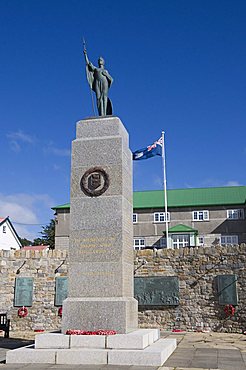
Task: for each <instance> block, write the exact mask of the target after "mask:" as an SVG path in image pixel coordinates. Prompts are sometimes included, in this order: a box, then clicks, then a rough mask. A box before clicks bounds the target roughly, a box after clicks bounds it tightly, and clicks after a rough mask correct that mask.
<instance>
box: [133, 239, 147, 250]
mask: <svg viewBox="0 0 246 370" xmlns="http://www.w3.org/2000/svg"><path fill="white" fill-rule="evenodd" d="M133 241H134V244H133V247H134V249H136V250H138V249H142V248H144V247H145V239H143V238H134V240H133Z"/></svg>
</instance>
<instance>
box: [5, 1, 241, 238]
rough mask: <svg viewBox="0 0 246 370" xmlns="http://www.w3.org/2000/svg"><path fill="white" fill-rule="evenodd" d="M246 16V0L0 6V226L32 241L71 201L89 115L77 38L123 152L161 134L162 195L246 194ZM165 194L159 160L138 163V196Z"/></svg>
mask: <svg viewBox="0 0 246 370" xmlns="http://www.w3.org/2000/svg"><path fill="white" fill-rule="evenodd" d="M245 15H246V2H245V1H243V0H242V1H240V0H234V1H232V0H231V1H228V0H223V1H219V0H206V1H205V0H204V1H203V0H199V1H197V0H183V1H182V0H172V1H167V0H160V1H159V0H155V1H153V0H152V1H151V0H148V1H146V0H141V1H140V0H139V1H138V0H135V1H128V0H124V1H121V0H117V1H112V0H111V1H108V0H104V1H97V0H92V1H90V2H89V1H82V0H59V1H58V0H49V1H48V0H42V1H40V0H35V1H34V0H22V1H19V0H18V1H17V0H11V1H9V0H0V30H1V32H0V56H1V68H0V81H1V88H0V101H1V103H0V120H1V136H0V154H1V187H0V216H3V217H4V216H8V215H9V216H10V219H11V220H12V222H14V226H15V227H16V229H17V231H18V232H19V234H20V236H22V237H24V236H25V237H29V238H33V237H36V236H38V231H40V230H41V224H47V223H49V220H50V218H52V216H53V212H52V211H51V209H50V208H51V207H52V206H55V205H58V204H63V203H66V202H68V201H69V182H70V148H71V141H72V140H73V139H74V138H75V123H76V122H77V121H78V120H80V119H83V118H86V117H88V116H91V115H92V108H91V100H90V92H89V87H88V85H87V81H86V77H85V65H84V57H83V53H82V44H81V38H82V36H84V37H85V38H86V41H87V50H88V55H89V58H90V59H91V60H92V61H93V62H94V64H95V63H96V61H97V58H98V56H100V55H102V56H103V57H104V58H105V61H106V68H107V69H108V70H109V72H110V74H111V75H112V76H113V78H114V83H113V85H112V88H111V90H110V97H111V99H112V101H113V105H114V114H115V115H116V116H118V117H120V119H121V120H122V122H123V123H124V125H125V127H126V128H127V130H128V132H129V135H130V148H131V149H132V150H133V151H134V150H137V149H140V148H142V147H144V146H146V145H149V144H151V143H152V142H153V141H155V140H156V139H158V138H159V137H160V135H161V131H162V130H164V131H165V133H166V162H167V185H168V188H185V187H208V186H228V185H245V159H246V144H245V117H246V104H245V100H246V99H245V98H246V90H245V88H246V72H245V71H246V68H245V65H246V46H245V39H246V25H245ZM161 188H162V167H161V158H160V157H156V158H152V159H149V160H146V161H136V162H134V190H148V189H161Z"/></svg>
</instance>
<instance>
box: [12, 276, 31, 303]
mask: <svg viewBox="0 0 246 370" xmlns="http://www.w3.org/2000/svg"><path fill="white" fill-rule="evenodd" d="M32 297H33V278H31V277H17V278H16V279H15V297H14V306H15V307H22V306H26V307H27V306H29V307H30V306H32Z"/></svg>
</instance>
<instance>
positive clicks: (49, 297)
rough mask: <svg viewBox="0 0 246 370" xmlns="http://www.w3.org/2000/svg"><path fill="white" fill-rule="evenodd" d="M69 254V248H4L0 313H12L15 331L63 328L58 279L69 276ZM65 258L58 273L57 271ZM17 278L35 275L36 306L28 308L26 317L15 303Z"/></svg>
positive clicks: (0, 263) (0, 267)
mask: <svg viewBox="0 0 246 370" xmlns="http://www.w3.org/2000/svg"><path fill="white" fill-rule="evenodd" d="M66 255H67V253H66V252H65V251H56V250H53V251H48V252H46V251H22V250H19V251H4V250H1V251H0V312H7V313H8V317H9V318H10V320H11V330H14V331H17V330H20V331H22V330H23V331H25V330H57V329H60V326H61V318H60V316H59V315H58V307H55V306H54V297H55V278H56V276H67V262H66ZM64 260H65V262H64V264H63V265H62V266H61V267H60V268H59V270H58V273H55V270H56V269H57V267H58V266H59V265H61V263H62V262H63V261H64ZM25 261H26V262H25ZM24 262H25V264H24V265H23V263H24ZM22 265H23V267H22V268H21V269H20V272H19V274H17V271H18V269H19V268H20V267H21V266H22ZM16 277H32V278H33V304H32V307H27V309H28V315H27V316H26V317H19V316H18V309H19V307H14V306H13V305H14V287H15V278H16Z"/></svg>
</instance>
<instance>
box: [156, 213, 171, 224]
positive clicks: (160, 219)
mask: <svg viewBox="0 0 246 370" xmlns="http://www.w3.org/2000/svg"><path fill="white" fill-rule="evenodd" d="M165 216H166V213H165V212H155V213H154V222H166V217H165ZM167 221H168V222H169V221H170V212H167Z"/></svg>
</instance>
